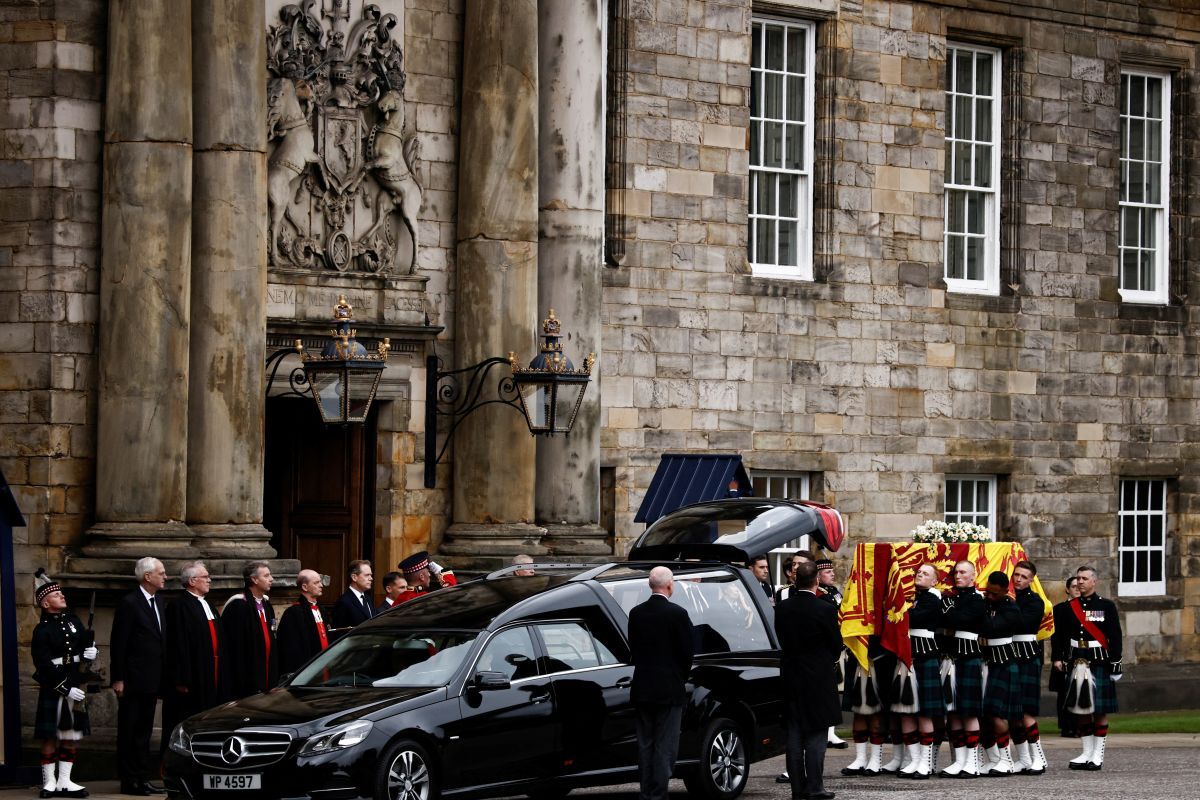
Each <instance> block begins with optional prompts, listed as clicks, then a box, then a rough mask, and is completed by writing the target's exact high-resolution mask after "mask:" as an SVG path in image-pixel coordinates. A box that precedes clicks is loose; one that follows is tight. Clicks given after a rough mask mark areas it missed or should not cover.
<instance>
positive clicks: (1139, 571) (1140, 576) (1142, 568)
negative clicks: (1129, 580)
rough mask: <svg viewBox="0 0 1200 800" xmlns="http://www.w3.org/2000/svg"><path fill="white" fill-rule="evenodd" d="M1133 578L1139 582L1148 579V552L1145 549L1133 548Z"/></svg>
mask: <svg viewBox="0 0 1200 800" xmlns="http://www.w3.org/2000/svg"><path fill="white" fill-rule="evenodd" d="M1133 562H1134V568H1133V574H1134V580H1135V581H1138V582H1139V583H1140V582H1142V581H1147V580H1150V554H1149V553H1147V552H1146V551H1145V550H1135V551H1134V553H1133Z"/></svg>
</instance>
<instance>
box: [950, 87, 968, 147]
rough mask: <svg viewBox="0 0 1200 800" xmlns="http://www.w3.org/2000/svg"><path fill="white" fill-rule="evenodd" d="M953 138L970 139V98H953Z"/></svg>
mask: <svg viewBox="0 0 1200 800" xmlns="http://www.w3.org/2000/svg"><path fill="white" fill-rule="evenodd" d="M953 131H954V138H955V139H970V138H971V98H969V97H956V98H954V128H953Z"/></svg>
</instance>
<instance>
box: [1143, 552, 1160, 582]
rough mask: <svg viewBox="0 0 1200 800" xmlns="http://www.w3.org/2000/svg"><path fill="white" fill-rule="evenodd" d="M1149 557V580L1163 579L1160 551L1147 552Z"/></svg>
mask: <svg viewBox="0 0 1200 800" xmlns="http://www.w3.org/2000/svg"><path fill="white" fill-rule="evenodd" d="M1147 557H1148V558H1149V559H1150V580H1151V581H1161V580H1162V579H1163V556H1162V553H1161V552H1151V553H1148V554H1147Z"/></svg>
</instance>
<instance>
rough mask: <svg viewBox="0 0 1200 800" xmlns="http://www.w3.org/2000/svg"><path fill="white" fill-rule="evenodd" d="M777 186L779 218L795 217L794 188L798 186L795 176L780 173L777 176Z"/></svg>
mask: <svg viewBox="0 0 1200 800" xmlns="http://www.w3.org/2000/svg"><path fill="white" fill-rule="evenodd" d="M778 181H779V183H778V186H779V216H781V217H793V218H794V217H795V216H796V211H797V209H796V187H797V185H798V184H799V181H798V180H797V178H796V176H795V175H788V174H786V173H781V174H780V175H779V176H778Z"/></svg>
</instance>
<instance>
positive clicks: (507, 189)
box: [430, 0, 540, 565]
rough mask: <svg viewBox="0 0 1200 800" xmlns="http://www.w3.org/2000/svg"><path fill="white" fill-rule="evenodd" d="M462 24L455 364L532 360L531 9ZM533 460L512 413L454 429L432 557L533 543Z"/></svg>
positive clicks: (486, 2)
mask: <svg viewBox="0 0 1200 800" xmlns="http://www.w3.org/2000/svg"><path fill="white" fill-rule="evenodd" d="M464 16H465V21H464V30H463V54H464V56H463V78H462V84H463V86H462V123H461V124H462V133H461V138H460V143H459V164H458V174H459V189H458V287H457V293H456V296H455V306H456V313H455V317H456V326H455V331H456V333H455V360H456V362H457V364H456V366H458V367H463V366H467V365H470V364H474V363H476V362H478V361H482V360H483V359H485V358H488V357H490V356H506V355H507V354H508V352H509V351H510V350H511V351H514V352H516V353H517V354H518V356H519V357H521V358H525V359H529V358H532V357H533V355H534V326H535V323H536V320H537V309H536V304H537V219H538V215H537V191H538V182H537V172H538V156H537V148H538V124H537V112H538V94H537V87H538V80H537V68H538V64H537V2H536V0H467V3H466V8H465V13H464ZM496 372H497V371H496V370H493V374H496ZM430 433H431V434H432V432H430ZM534 455H535V447H534V441H533V437H531V436H530V435H529V430H528V428H527V427H526V425H525V421H524V419H523V418H522V417H521V416H520V415H519V414H516V413H514V412H513V411H512V409H509V408H503V407H500V406H488V407H485V408H483V409H481V410H479V411H477V412H475V413H474V414H473V415H472V416H471V417H469V418H468V419H467V420H466V422H465V423H464V424H463V425H461V426H460V427H459V429H458V431H457V433H456V434H455V438H454V486H453V504H454V505H453V514H454V520H455V523H454V525H452V526H451V528H450V529H449V530H448V531H447V534H446V541H445V542H444V543H443V547H442V550H443V551H446V552H450V553H456V554H457V553H458V552H459V551H460V550H461V551H462V552H463V553H464V554H465V553H469V552H475V551H476V550H477V548H476V545H477V544H482V543H484V542H489V541H494V540H495V539H496V538H497V537H498V536H501V535H504V536H517V537H521V536H538V535H540V530H538V529H536V528H534V526H532V525H531V524H529V523H530V522H531V521H532V520H533V516H534V508H533V494H534V490H533V486H534ZM502 529H503V530H502ZM455 563H456V565H457V564H458V563H459V562H455Z"/></svg>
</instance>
